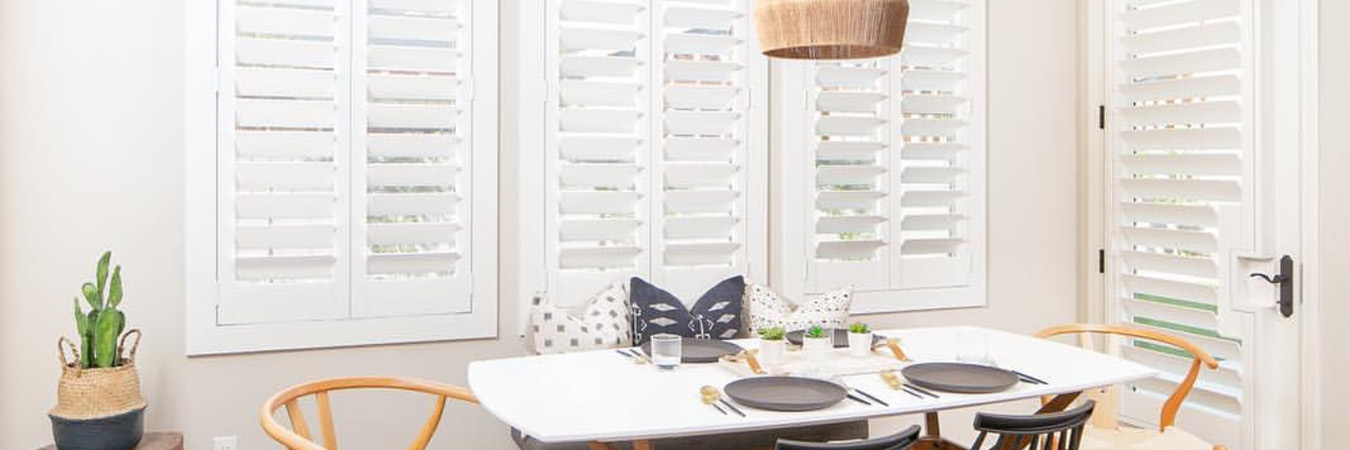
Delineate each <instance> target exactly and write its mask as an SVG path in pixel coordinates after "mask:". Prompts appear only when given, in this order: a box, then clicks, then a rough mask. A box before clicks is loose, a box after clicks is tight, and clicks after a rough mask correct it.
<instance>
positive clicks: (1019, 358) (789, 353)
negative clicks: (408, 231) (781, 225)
mask: <svg viewBox="0 0 1350 450" xmlns="http://www.w3.org/2000/svg"><path fill="white" fill-rule="evenodd" d="M793 331H799V330H793ZM800 331H803V332H802V333H795V334H797V335H798V336H803V338H804V339H805V341H810V338H809V337H805V336H811V335H812V334H813V333H812V331H816V333H814V334H817V335H818V334H821V333H820V332H821V331H825V333H824V334H826V335H828V336H831V337H835V336H837V335H838V333H836V332H834V331H833V330H828V331H826V330H810V329H808V330H800ZM842 331H844V332H845V333H847V332H848V331H849V330H847V329H845V330H842ZM774 334H776V333H771V336H765V337H764V338H761V339H738V340H729V341H712V340H706V339H691V338H680V337H677V336H661V335H653V336H652V337H651V340H650V342H648V343H646V344H644V345H643V346H639V347H631V348H621V349H610V350H600V351H590V352H581V353H573V354H565V355H546V356H535V357H525V358H511V359H505V360H495V361H482V362H476V363H474V364H473V365H472V366H471V367H470V377H469V381H470V385H471V387H472V389H473V391H474V392H475V393H476V394H477V395H478V396H479V398H480V400H481V401H482V405H483V406H484V407H485V408H487V409H488V410H489V411H491V412H492V413H493V414H494V415H496V416H497V417H498V418H499V419H501V420H502V421H504V422H506V423H507V424H509V425H511V426H512V427H514V428H518V429H520V430H521V431H522V432H523V433H527V434H529V435H530V436H533V437H534V438H537V439H539V440H541V441H544V442H591V443H592V446H591V448H597V449H604V448H608V447H606V446H605V445H606V443H609V442H633V443H634V444H638V445H639V448H641V447H640V446H641V445H646V444H645V443H648V442H650V441H651V440H655V439H662V438H669V437H682V436H695V435H704V434H717V433H724V432H738V431H749V430H758V429H769V428H777V427H791V426H809V425H815V424H826V423H838V422H844V421H850V420H860V419H868V418H876V417H885V416H894V415H904V414H920V413H922V414H936V413H937V412H939V411H942V410H948V409H957V408H963V407H970V406H977V405H983V404H990V403H1000V402H1008V401H1014V400H1020V399H1028V398H1036V397H1041V396H1058V397H1057V398H1056V399H1055V401H1053V402H1051V403H1050V404H1049V405H1047V406H1046V408H1043V410H1051V409H1054V408H1059V409H1063V408H1064V407H1067V406H1068V405H1069V403H1070V402H1071V401H1072V400H1073V399H1074V398H1076V397H1077V395H1078V393H1080V392H1082V391H1085V390H1088V389H1092V388H1096V387H1100V386H1106V385H1111V384H1116V383H1120V382H1125V381H1130V380H1135V379H1141V378H1147V377H1150V376H1152V375H1153V374H1154V372H1153V370H1152V369H1149V368H1147V367H1144V366H1141V365H1138V364H1135V363H1133V362H1129V361H1125V360H1123V359H1119V358H1115V357H1111V356H1108V355H1102V354H1097V353H1093V352H1089V351H1085V350H1082V349H1079V348H1076V347H1073V346H1068V345H1063V344H1059V343H1055V342H1051V341H1046V340H1040V339H1034V338H1032V337H1029V336H1023V335H1017V334H1012V333H1007V332H1003V331H997V330H991V329H984V328H977V327H946V328H922V329H904V330H884V331H877V332H875V333H870V334H872V335H873V336H872V337H869V338H867V339H866V340H863V341H862V343H864V345H865V346H866V350H867V351H866V352H865V353H858V352H850V348H849V347H850V346H849V345H848V343H847V342H845V343H844V344H843V345H838V343H837V340H833V339H827V340H830V341H831V342H830V345H829V346H828V347H827V349H826V350H825V351H824V353H823V354H812V353H809V352H808V350H807V349H806V348H805V347H806V345H798V344H795V343H793V342H792V341H793V340H794V339H793V338H792V337H790V335H792V334H794V333H791V332H789V333H784V334H785V336H782V337H783V341H786V343H787V345H785V347H786V348H785V350H786V351H785V352H784V354H783V355H782V358H781V359H778V360H772V361H766V360H765V359H766V358H762V357H761V356H763V355H764V353H765V352H764V350H765V349H767V348H772V347H774V346H776V345H778V344H776V343H774V342H773V341H777V340H778V339H776V338H777V337H779V336H776V335H774ZM803 338H798V339H796V340H798V341H801V340H802V339H803ZM765 342H769V344H767V345H764V343H765ZM855 342H856V340H855ZM803 344H806V342H803ZM770 351H773V350H770ZM936 431H937V430H930V434H936ZM931 437H932V438H938V437H939V436H931Z"/></svg>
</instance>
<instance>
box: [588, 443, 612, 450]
mask: <svg viewBox="0 0 1350 450" xmlns="http://www.w3.org/2000/svg"><path fill="white" fill-rule="evenodd" d="M587 445H588V446H589V447H591V450H614V447H610V446H609V444H606V443H604V442H595V441H592V442H590V443H589V444H587Z"/></svg>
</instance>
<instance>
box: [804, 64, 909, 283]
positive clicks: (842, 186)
mask: <svg viewBox="0 0 1350 450" xmlns="http://www.w3.org/2000/svg"><path fill="white" fill-rule="evenodd" d="M891 69H892V60H890V59H874V60H867V61H861V62H855V61H849V62H830V63H817V64H816V65H815V67H814V69H813V72H814V73H813V74H811V75H809V77H810V80H811V81H812V82H813V83H814V85H815V89H813V90H812V92H811V94H810V95H811V98H810V99H809V103H810V105H808V110H809V111H810V112H809V114H813V116H814V126H813V127H811V134H812V136H813V137H812V139H811V143H810V148H811V149H812V150H814V151H813V153H814V155H815V157H814V158H813V160H814V161H813V162H814V164H813V167H812V169H811V171H810V172H811V174H812V176H813V178H814V181H813V182H811V183H810V184H811V185H812V186H814V187H815V190H816V195H815V204H814V207H813V208H811V209H813V210H814V212H815V213H814V214H813V220H811V222H813V223H812V224H810V225H809V228H808V230H814V232H812V233H811V235H812V236H813V237H814V240H815V242H814V246H813V248H812V249H811V250H810V251H811V252H812V254H811V257H812V259H813V264H814V267H813V269H814V270H812V271H811V275H812V277H813V280H814V281H815V283H813V284H812V285H813V288H812V289H813V290H815V291H816V292H822V291H826V290H830V289H835V288H838V287H840V286H844V285H853V286H855V287H856V288H858V289H862V290H885V289H888V288H889V287H890V281H889V273H890V269H889V267H890V254H891V251H892V249H891V246H890V245H889V244H890V243H891V242H892V240H891V232H890V221H891V218H892V210H893V208H892V205H893V203H894V202H893V201H892V198H893V191H892V190H891V182H890V179H891V177H892V172H891V167H892V164H891V163H892V161H893V160H894V159H895V158H894V157H893V154H894V149H895V147H894V146H893V144H894V141H893V140H892V139H890V136H891V130H892V128H893V127H892V123H893V118H894V117H895V115H894V110H893V108H892V105H891V104H892V103H893V102H892V101H891V94H892V92H891V79H892V77H891Z"/></svg>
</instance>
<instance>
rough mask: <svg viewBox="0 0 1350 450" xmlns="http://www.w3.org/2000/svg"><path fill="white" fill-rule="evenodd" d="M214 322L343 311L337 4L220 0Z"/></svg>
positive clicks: (342, 102)
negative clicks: (217, 289) (216, 305)
mask: <svg viewBox="0 0 1350 450" xmlns="http://www.w3.org/2000/svg"><path fill="white" fill-rule="evenodd" d="M220 18H221V23H220V30H221V33H220V42H221V52H220V67H221V83H220V102H219V108H220V111H219V117H220V129H219V133H218V136H219V139H220V142H219V149H220V150H219V151H218V153H217V154H218V160H217V163H218V165H219V174H220V175H219V176H218V177H217V178H218V180H219V181H218V190H217V192H218V195H219V201H218V202H217V203H218V205H219V206H218V208H219V209H218V214H217V217H218V227H217V229H218V233H219V239H218V245H219V249H218V252H217V254H218V255H219V261H218V263H217V267H218V274H217V276H218V280H219V282H220V290H221V292H220V298H221V301H220V304H219V310H218V316H217V321H218V323H219V324H222V325H228V324H238V323H258V322H282V321H290V320H299V319H322V318H333V317H339V316H341V315H343V314H345V313H346V304H345V298H346V296H347V271H346V264H347V261H348V248H347V244H346V236H347V231H348V230H347V227H348V225H347V223H346V216H347V203H348V200H349V197H348V192H347V180H346V179H347V174H348V171H347V170H348V169H347V167H346V164H345V162H346V161H345V158H346V156H345V154H344V151H345V148H346V145H347V141H348V136H349V130H348V127H347V123H346V121H345V118H346V114H347V99H348V93H347V92H346V89H345V88H344V87H345V86H346V79H347V76H348V75H347V69H346V67H347V61H346V59H345V57H344V56H343V54H344V53H343V52H344V51H346V49H347V47H348V40H347V39H346V38H345V37H344V36H345V35H346V29H347V23H348V22H347V21H348V13H347V10H346V6H345V5H343V4H341V3H338V2H333V1H325V0H277V1H270V2H265V3H253V2H238V3H236V2H222V4H221V16H220Z"/></svg>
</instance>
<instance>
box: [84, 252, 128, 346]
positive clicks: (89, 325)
mask: <svg viewBox="0 0 1350 450" xmlns="http://www.w3.org/2000/svg"><path fill="white" fill-rule="evenodd" d="M111 262H112V252H104V253H103V256H102V257H101V258H99V260H98V266H97V268H96V269H95V272H94V282H93V283H84V285H83V286H80V293H81V294H83V295H84V300H85V302H86V303H88V304H89V308H90V309H89V312H87V313H86V312H84V311H83V308H82V307H81V306H80V299H79V298H76V299H75V328H76V330H77V331H79V333H80V361H79V362H78V363H77V364H80V365H82V366H83V367H84V368H95V367H114V366H117V365H119V364H121V361H118V360H117V356H118V355H117V350H118V349H117V338H118V337H119V336H121V335H122V331H123V330H124V329H126V325H127V317H126V314H123V313H122V311H120V310H118V309H117V306H118V305H120V304H122V266H117V267H115V268H113V271H112V278H111V280H110V279H109V277H108V265H109V264H110V263H111Z"/></svg>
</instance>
